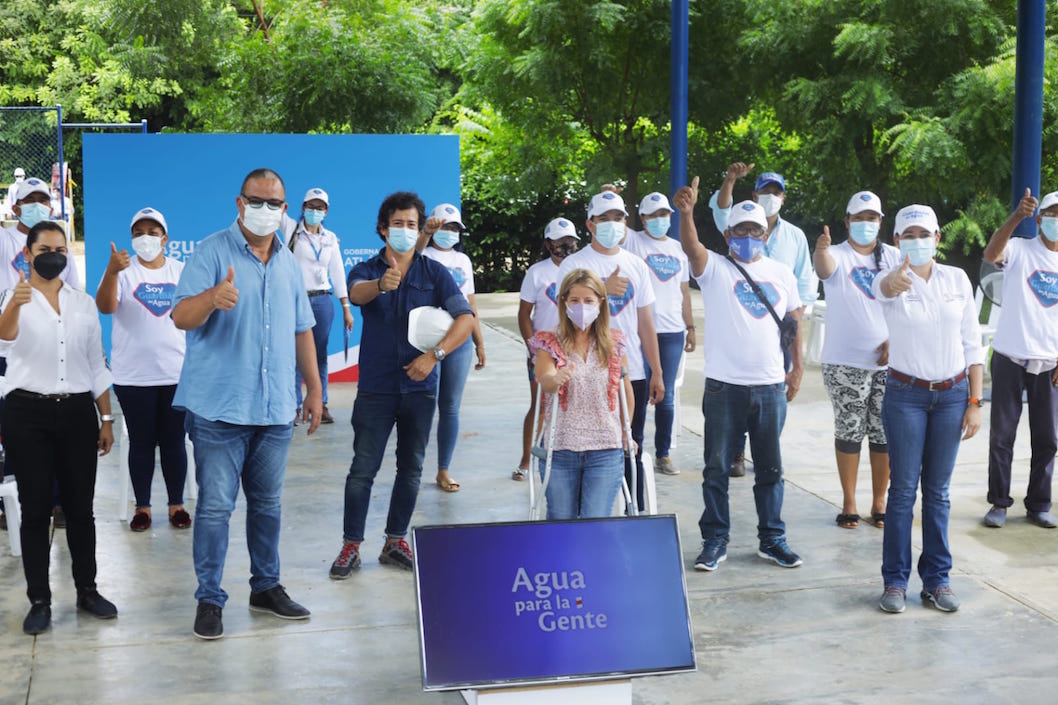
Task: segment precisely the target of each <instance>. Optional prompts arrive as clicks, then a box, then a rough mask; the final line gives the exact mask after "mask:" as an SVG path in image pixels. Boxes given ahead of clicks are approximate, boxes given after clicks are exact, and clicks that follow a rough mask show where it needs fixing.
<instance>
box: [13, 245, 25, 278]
mask: <svg viewBox="0 0 1058 705" xmlns="http://www.w3.org/2000/svg"><path fill="white" fill-rule="evenodd" d="M11 266H12V267H14V268H15V271H16V272H22V274H24V275H25V277H26V281H29V260H28V259H26V255H24V254H23V253H22V250H19V251H18V254H17V255H15V258H14V259H13V260H11Z"/></svg>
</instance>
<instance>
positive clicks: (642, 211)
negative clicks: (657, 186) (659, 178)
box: [639, 191, 672, 215]
mask: <svg viewBox="0 0 1058 705" xmlns="http://www.w3.org/2000/svg"><path fill="white" fill-rule="evenodd" d="M662 209H664V210H667V211H671V210H672V206H670V205H669V199H668V198H667V197H666V196H665V194H663V193H658V192H657V191H655V192H654V193H648V194H647V195H646V196H644V197H643V200H642V201H640V203H639V215H650V214H651V213H656V212H658V211H660V210H662Z"/></svg>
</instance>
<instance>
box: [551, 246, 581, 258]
mask: <svg viewBox="0 0 1058 705" xmlns="http://www.w3.org/2000/svg"><path fill="white" fill-rule="evenodd" d="M547 251H548V252H549V253H551V256H552V257H558V258H559V259H566V258H567V257H569V256H570V255H571V254H573V253H574V252H576V251H577V246H576V245H558V244H552V245H548V248H547Z"/></svg>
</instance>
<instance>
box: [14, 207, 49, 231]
mask: <svg viewBox="0 0 1058 705" xmlns="http://www.w3.org/2000/svg"><path fill="white" fill-rule="evenodd" d="M21 210H22V215H20V216H18V219H19V220H20V221H22V224H23V225H25V226H26V227H27V228H32V227H33V226H34V225H36V224H37V223H39V222H40V221H42V220H47V219H48V218H50V217H51V206H49V205H48V204H47V203H23V204H22V207H21Z"/></svg>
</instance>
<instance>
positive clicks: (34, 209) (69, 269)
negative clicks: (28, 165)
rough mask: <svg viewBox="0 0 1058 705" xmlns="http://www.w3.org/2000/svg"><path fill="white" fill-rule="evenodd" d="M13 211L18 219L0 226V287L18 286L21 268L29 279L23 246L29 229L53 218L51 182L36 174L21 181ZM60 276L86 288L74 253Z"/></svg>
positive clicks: (73, 285)
mask: <svg viewBox="0 0 1058 705" xmlns="http://www.w3.org/2000/svg"><path fill="white" fill-rule="evenodd" d="M14 212H15V217H17V218H18V223H17V224H16V225H14V226H12V227H10V228H4V229H0V291H5V290H7V289H13V288H15V284H17V283H18V273H19V272H22V274H23V276H25V278H26V281H29V261H28V260H26V256H25V254H24V253H23V252H22V250H23V249H25V247H26V235H27V234H28V233H29V229H30V228H32V227H33V226H34V225H36V224H37V223H39V222H40V221H42V220H48V219H50V218H51V186H50V185H49V184H48V183H46V182H45V181H43V180H41V179H38V178H35V177H30V178H28V179H26V180H25V181H23V182H21V183H20V184H19V185H18V193H17V195H16V199H15V206H14ZM59 276H60V277H61V278H62V280H63V281H64V282H66V283H67V284H69V285H70V286H72V287H73V288H75V289H83V288H84V287H83V286H81V277H80V276H79V275H78V273H77V266H76V264H74V261H73V258H72V257H71V258H69V259H68V260H67V262H66V268H65V269H63V270H62V273H61V274H60V275H59Z"/></svg>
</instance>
